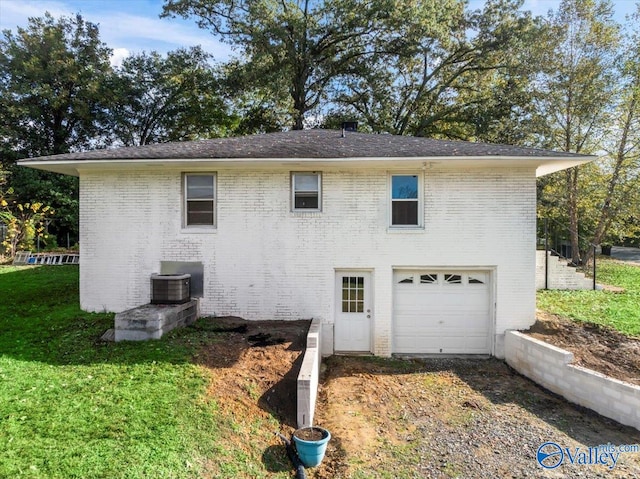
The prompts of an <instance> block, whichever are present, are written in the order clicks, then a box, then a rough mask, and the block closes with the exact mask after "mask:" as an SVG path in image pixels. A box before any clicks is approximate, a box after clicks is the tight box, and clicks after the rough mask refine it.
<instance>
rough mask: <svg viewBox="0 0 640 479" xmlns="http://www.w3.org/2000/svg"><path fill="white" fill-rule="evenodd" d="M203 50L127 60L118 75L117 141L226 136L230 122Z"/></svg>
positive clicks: (114, 109) (142, 142) (115, 84)
mask: <svg viewBox="0 0 640 479" xmlns="http://www.w3.org/2000/svg"><path fill="white" fill-rule="evenodd" d="M209 59H210V56H209V55H208V54H206V53H205V52H204V51H203V50H202V49H201V48H200V47H192V48H189V49H179V50H176V51H174V52H169V53H168V54H167V56H166V58H163V57H162V56H161V55H160V54H158V53H157V52H151V53H148V54H147V53H144V52H143V53H141V54H138V55H133V56H130V57H128V58H126V59H125V60H124V61H123V63H122V66H121V67H120V68H119V69H118V70H117V71H116V72H115V74H114V76H113V79H112V82H113V92H114V96H115V99H114V102H113V105H112V107H111V110H110V114H111V121H112V122H113V128H112V132H113V135H114V140H115V141H116V142H117V143H121V144H123V145H125V146H131V145H146V144H149V143H158V142H166V141H180V140H194V139H198V138H209V137H218V136H225V135H226V134H228V132H229V130H230V128H232V127H233V121H232V118H230V116H229V115H228V114H227V107H226V105H225V103H224V100H223V99H222V96H221V95H220V94H219V93H218V92H219V91H220V85H219V81H218V80H217V78H216V76H215V74H214V71H213V69H212V67H211V66H210V65H209V63H208V61H209Z"/></svg>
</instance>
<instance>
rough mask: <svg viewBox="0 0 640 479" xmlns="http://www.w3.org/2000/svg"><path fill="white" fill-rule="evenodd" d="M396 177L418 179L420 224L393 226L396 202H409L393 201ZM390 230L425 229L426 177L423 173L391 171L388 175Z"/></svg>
mask: <svg viewBox="0 0 640 479" xmlns="http://www.w3.org/2000/svg"><path fill="white" fill-rule="evenodd" d="M394 176H415V177H416V178H417V179H418V196H417V198H416V201H417V202H418V222H417V224H415V225H394V224H393V203H394V201H407V200H401V199H399V200H394V199H393V177H394ZM387 184H388V192H387V201H388V203H389V204H388V215H389V218H388V221H387V224H388V228H389V229H390V230H421V229H424V175H423V173H422V172H421V171H416V170H410V171H390V172H389V174H388V180H387Z"/></svg>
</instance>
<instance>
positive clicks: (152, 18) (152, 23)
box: [0, 0, 636, 64]
mask: <svg viewBox="0 0 640 479" xmlns="http://www.w3.org/2000/svg"><path fill="white" fill-rule="evenodd" d="M163 3H164V2H163V1H162V0H0V29H2V30H5V29H10V30H15V28H16V26H25V25H26V24H27V19H28V18H29V17H34V16H35V17H38V16H42V15H43V14H44V12H45V11H49V12H50V13H51V14H52V15H53V16H54V17H59V16H61V15H66V16H69V15H72V14H74V13H81V14H82V16H83V17H84V18H85V19H86V20H89V21H91V22H93V23H97V24H99V26H100V36H101V38H102V40H103V41H104V42H105V43H106V44H107V45H108V46H109V47H110V48H112V49H113V51H114V54H113V57H112V63H114V64H118V63H119V61H120V60H121V59H122V58H123V57H124V56H126V55H128V54H130V53H133V52H140V51H142V50H146V51H150V50H156V51H158V52H161V53H166V52H167V51H170V50H175V49H176V48H179V47H185V46H191V45H202V47H203V48H204V49H205V50H206V51H208V52H209V53H211V54H213V55H214V58H215V59H216V60H219V61H224V60H226V59H228V58H229V56H230V55H231V54H232V51H231V49H230V47H229V46H228V45H224V44H221V43H220V42H218V41H217V40H216V39H215V38H214V37H213V35H211V34H210V33H209V32H207V31H205V30H201V29H199V28H198V27H197V26H196V24H195V21H193V20H182V19H175V18H174V19H160V18H159V14H160V12H161V11H162V5H163ZM483 3H484V2H483V0H471V1H470V5H471V7H472V8H479V7H481V6H482V4H483ZM558 3H559V2H558V0H526V1H525V8H526V9H529V10H531V11H532V12H533V13H534V14H538V15H544V14H546V13H547V12H548V11H549V10H551V9H554V8H556V6H557V5H558ZM613 4H614V9H615V14H616V19H617V20H618V21H620V22H622V21H624V16H625V15H626V14H629V13H632V12H633V11H634V10H635V4H636V1H635V0H615V1H614V2H613Z"/></svg>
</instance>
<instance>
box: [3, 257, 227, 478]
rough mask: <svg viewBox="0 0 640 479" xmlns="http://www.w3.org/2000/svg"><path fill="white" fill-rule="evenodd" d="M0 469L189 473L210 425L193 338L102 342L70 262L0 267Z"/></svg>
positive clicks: (104, 322) (98, 319) (100, 326)
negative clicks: (81, 305)
mask: <svg viewBox="0 0 640 479" xmlns="http://www.w3.org/2000/svg"><path fill="white" fill-rule="evenodd" d="M0 291H2V298H3V300H2V301H1V302H0V330H2V335H0V351H2V356H0V382H2V388H0V417H2V428H0V448H2V451H3V453H2V455H1V456H0V477H47V478H68V477H110V478H111V477H112V478H125V477H126V478H147V477H172V478H198V477H202V470H203V467H204V466H205V463H206V461H207V460H208V458H209V457H211V455H212V454H213V452H212V451H215V450H216V447H217V445H216V438H217V436H218V433H217V432H218V428H219V427H220V422H219V418H218V417H217V408H216V405H215V404H212V403H211V402H209V401H207V400H206V398H205V391H206V386H207V379H206V373H205V372H204V371H203V370H202V369H200V368H199V367H197V366H195V365H192V364H190V362H189V360H190V358H191V355H192V354H193V351H194V347H196V346H197V345H198V342H197V341H196V340H195V338H192V337H189V335H188V334H187V335H184V334H185V332H182V335H181V332H174V333H172V335H170V337H167V338H166V339H163V340H160V341H152V342H147V343H135V344H131V343H129V344H124V343H118V344H115V343H108V344H107V343H102V342H100V341H98V338H99V336H100V335H101V334H102V333H103V332H104V331H105V330H106V329H107V328H109V327H112V326H113V315H109V314H87V313H84V312H82V311H80V310H79V309H78V269H77V267H75V266H50V267H47V266H44V267H20V268H18V267H0Z"/></svg>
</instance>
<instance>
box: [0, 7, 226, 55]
mask: <svg viewBox="0 0 640 479" xmlns="http://www.w3.org/2000/svg"><path fill="white" fill-rule="evenodd" d="M139 5H140V4H136V2H133V1H132V2H106V1H105V2H102V1H95V2H89V1H86V0H84V1H82V0H0V29H2V30H4V29H10V30H13V31H15V30H16V27H17V26H26V25H27V19H28V18H29V17H41V16H43V15H44V13H45V12H46V11H48V12H49V13H51V15H53V17H54V18H58V17H60V16H72V15H74V14H75V13H77V12H79V13H80V14H81V15H82V16H83V17H84V19H85V20H87V21H90V22H92V23H96V24H98V26H99V29H100V38H101V39H102V41H104V42H105V43H106V44H107V45H108V46H109V47H110V48H112V49H114V53H113V56H112V60H111V61H112V63H113V62H114V61H116V62H117V61H121V59H122V58H123V57H122V53H123V51H124V50H127V51H128V52H129V53H131V52H140V51H142V50H146V51H150V50H156V51H158V52H159V53H166V52H167V51H170V50H175V49H177V48H180V47H189V46H194V45H201V46H202V48H203V49H204V50H205V51H207V52H209V53H211V54H212V55H213V56H214V58H215V59H216V60H220V61H224V60H227V59H228V58H229V57H230V56H231V47H230V46H228V45H225V44H223V43H221V42H219V41H217V40H216V39H215V38H214V37H213V35H211V34H210V33H209V32H208V31H206V30H201V29H199V28H198V27H197V25H196V24H195V21H193V20H189V21H185V20H182V19H179V18H165V19H161V18H159V17H158V15H159V13H160V11H161V5H162V4H161V2H158V3H157V9H155V10H153V11H148V12H144V13H139V12H135V8H133V7H139ZM128 7H131V10H130V12H135V13H129V12H128V11H127V8H128Z"/></svg>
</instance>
